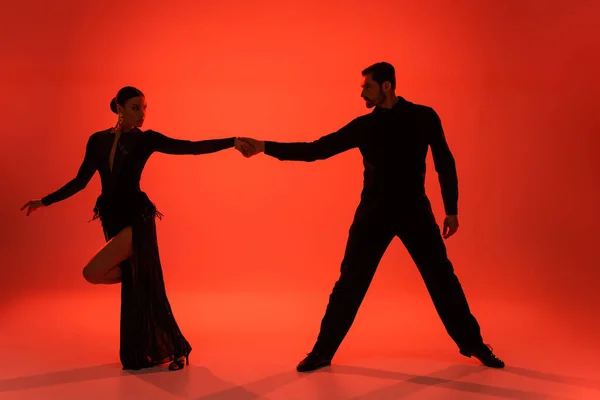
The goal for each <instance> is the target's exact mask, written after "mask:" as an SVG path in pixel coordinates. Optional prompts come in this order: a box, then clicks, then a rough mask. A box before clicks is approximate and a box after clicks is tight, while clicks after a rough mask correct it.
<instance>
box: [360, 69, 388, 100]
mask: <svg viewBox="0 0 600 400" xmlns="http://www.w3.org/2000/svg"><path fill="white" fill-rule="evenodd" d="M360 96H361V97H362V98H363V99H365V102H366V105H367V108H373V107H375V106H378V105H380V104H382V103H383V102H384V100H385V93H383V90H381V86H379V84H378V83H377V82H375V81H374V80H373V77H372V75H371V74H368V75H366V76H365V77H364V81H363V84H362V93H361V94H360Z"/></svg>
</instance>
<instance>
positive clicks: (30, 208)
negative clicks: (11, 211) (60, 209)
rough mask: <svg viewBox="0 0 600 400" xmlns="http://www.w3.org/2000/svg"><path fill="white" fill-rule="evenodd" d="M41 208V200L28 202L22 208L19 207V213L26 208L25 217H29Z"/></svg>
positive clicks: (42, 205)
mask: <svg viewBox="0 0 600 400" xmlns="http://www.w3.org/2000/svg"><path fill="white" fill-rule="evenodd" d="M42 207H45V206H44V204H43V203H42V201H41V200H29V201H28V202H27V203H25V205H24V206H23V207H21V211H23V210H24V209H26V208H27V216H29V214H31V213H32V212H34V211H35V210H37V209H38V208H42Z"/></svg>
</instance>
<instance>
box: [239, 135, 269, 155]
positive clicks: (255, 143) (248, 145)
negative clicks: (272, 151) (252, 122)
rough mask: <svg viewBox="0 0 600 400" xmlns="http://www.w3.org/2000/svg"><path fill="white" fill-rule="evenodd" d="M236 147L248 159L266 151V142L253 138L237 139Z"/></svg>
mask: <svg viewBox="0 0 600 400" xmlns="http://www.w3.org/2000/svg"><path fill="white" fill-rule="evenodd" d="M234 146H235V149H236V150H238V151H239V152H240V153H242V155H243V156H244V157H246V158H250V157H252V156H254V155H256V154H258V153H261V152H263V151H265V142H263V141H260V140H256V139H251V138H235V142H234Z"/></svg>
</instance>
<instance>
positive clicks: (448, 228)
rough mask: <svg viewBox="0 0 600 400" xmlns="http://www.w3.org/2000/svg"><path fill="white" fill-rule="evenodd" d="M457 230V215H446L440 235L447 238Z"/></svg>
mask: <svg viewBox="0 0 600 400" xmlns="http://www.w3.org/2000/svg"><path fill="white" fill-rule="evenodd" d="M457 230H458V215H448V216H446V218H445V219H444V230H443V232H442V236H443V237H444V239H448V238H449V237H450V236H452V235H454V234H455V233H456V231H457Z"/></svg>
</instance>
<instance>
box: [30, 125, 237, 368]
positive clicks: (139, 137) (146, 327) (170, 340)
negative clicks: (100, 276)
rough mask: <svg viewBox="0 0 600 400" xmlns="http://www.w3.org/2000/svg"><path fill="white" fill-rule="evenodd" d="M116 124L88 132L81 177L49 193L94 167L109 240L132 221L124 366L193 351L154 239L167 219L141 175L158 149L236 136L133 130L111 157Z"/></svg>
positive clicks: (81, 184) (53, 198) (68, 192)
mask: <svg viewBox="0 0 600 400" xmlns="http://www.w3.org/2000/svg"><path fill="white" fill-rule="evenodd" d="M111 131H112V129H107V130H104V131H100V132H96V133H94V134H93V135H91V136H90V138H89V140H88V143H87V146H86V152H85V157H84V160H83V163H82V164H81V167H80V168H79V172H78V173H77V176H76V177H75V178H74V179H73V180H71V181H70V182H68V183H67V184H66V185H64V186H63V187H62V188H60V189H59V190H57V191H55V192H53V193H51V194H49V195H47V196H45V197H44V198H43V199H42V203H43V204H44V205H45V206H49V205H51V204H53V203H56V202H58V201H61V200H64V199H66V198H68V197H70V196H73V195H74V194H75V193H77V192H79V191H80V190H82V189H83V188H85V187H86V186H87V184H88V182H89V181H90V180H91V179H92V176H93V175H94V173H95V172H96V171H98V172H99V174H100V179H101V182H102V193H101V194H100V196H99V197H98V199H97V202H96V206H95V207H94V218H93V219H100V221H101V223H102V228H103V230H104V236H105V239H106V241H109V240H110V239H111V238H113V237H114V236H116V235H117V234H118V233H119V232H120V231H121V230H122V229H123V228H125V227H127V226H131V227H132V232H133V256H132V257H130V258H129V259H128V260H126V261H124V262H123V263H122V264H121V265H120V267H121V270H122V284H121V320H120V330H121V335H120V336H121V339H120V351H119V353H120V359H121V364H122V365H123V369H133V370H135V369H140V368H147V367H152V366H155V365H158V364H163V363H166V362H169V361H172V360H173V359H174V358H178V357H182V356H187V355H189V353H190V352H191V350H192V347H191V346H190V344H189V343H188V342H187V340H186V339H185V337H184V336H183V334H182V333H181V331H180V330H179V327H178V325H177V322H176V321H175V318H174V316H173V313H172V311H171V306H170V304H169V300H168V299H167V294H166V292H165V285H164V281H163V274H162V267H161V262H160V257H159V251H158V244H157V238H156V225H155V218H156V217H159V218H161V217H162V214H161V213H160V212H159V211H158V210H157V209H156V207H155V205H154V204H153V203H152V201H150V199H149V198H148V196H147V195H146V193H144V192H143V191H142V190H141V189H140V178H141V175H142V171H143V169H144V166H145V164H146V162H147V161H148V158H149V157H150V156H151V155H152V153H153V152H160V153H166V154H182V155H183V154H196V155H197V154H207V153H214V152H217V151H220V150H223V149H227V148H230V147H233V145H234V140H235V138H233V137H232V138H225V139H211V140H203V141H189V140H179V139H173V138H169V137H167V136H165V135H163V134H161V133H159V132H156V131H152V130H148V131H141V130H139V129H133V130H131V131H129V132H124V133H122V134H121V136H120V138H119V141H118V144H117V149H116V152H115V156H114V160H113V169H112V171H111V170H110V167H109V156H110V151H111V149H112V146H113V143H114V138H115V136H114V133H112V132H111Z"/></svg>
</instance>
